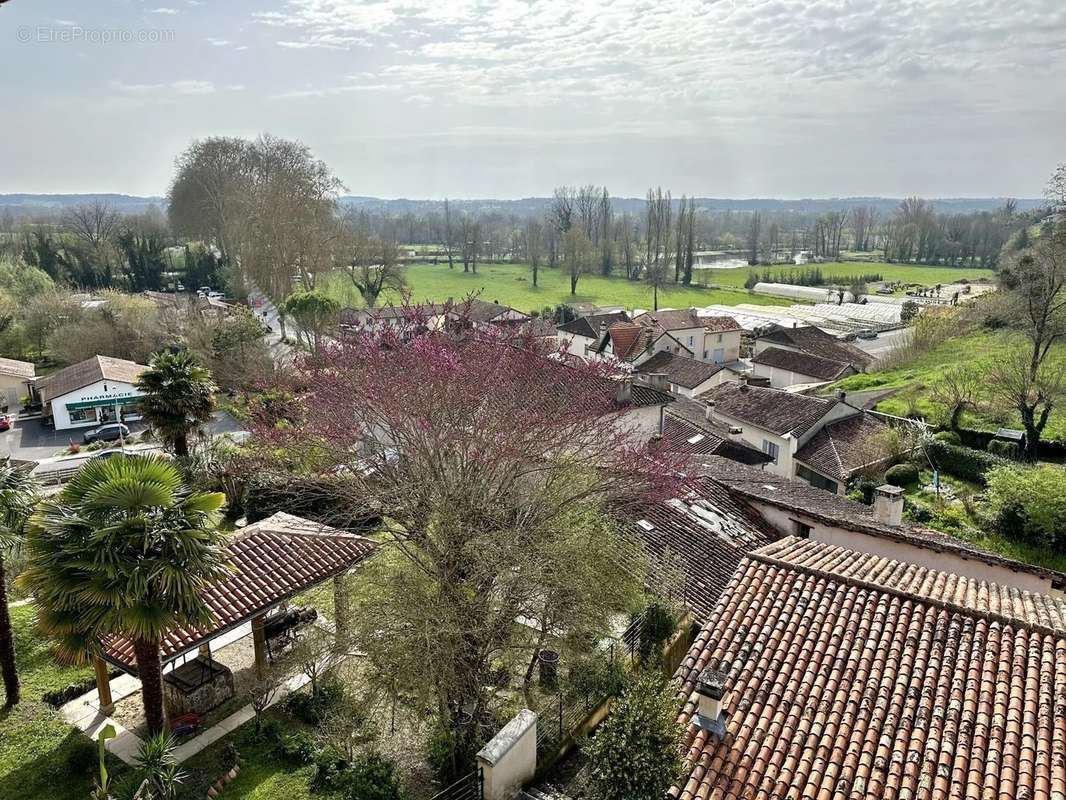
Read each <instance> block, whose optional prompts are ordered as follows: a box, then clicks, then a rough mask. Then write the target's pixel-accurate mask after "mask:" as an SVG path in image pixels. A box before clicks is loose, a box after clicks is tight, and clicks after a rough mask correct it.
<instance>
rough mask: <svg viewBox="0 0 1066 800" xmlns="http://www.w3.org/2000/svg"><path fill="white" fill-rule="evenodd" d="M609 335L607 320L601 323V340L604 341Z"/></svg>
mask: <svg viewBox="0 0 1066 800" xmlns="http://www.w3.org/2000/svg"><path fill="white" fill-rule="evenodd" d="M606 335H607V320H601V321H600V338H601V339H602V338H603V337H604V336H606Z"/></svg>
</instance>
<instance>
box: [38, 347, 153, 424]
mask: <svg viewBox="0 0 1066 800" xmlns="http://www.w3.org/2000/svg"><path fill="white" fill-rule="evenodd" d="M146 369H148V367H146V366H144V365H143V364H137V363H135V362H133V361H125V360H123V359H121V358H111V357H109V356H93V357H92V358H89V359H86V360H85V361H82V362H81V363H78V364H73V365H71V366H69V367H66V368H65V369H61V370H60V371H59V372H56V373H54V374H52V375H49V376H47V377H45V378H41V379H40V380H39V381H38V382H37V389H38V391H39V392H40V394H41V402H42V404H43V405H44V410H43V414H44V417H45V418H46V419H51V420H52V421H53V423H54V425H55V428H56V430H68V429H71V428H91V427H95V426H97V425H101V424H103V423H105V422H128V421H132V420H138V419H140V410H139V409H138V407H137V398H138V397H140V395H141V393H140V391H139V390H138V389H137V388H136V386H134V384H135V383H136V382H137V378H138V377H139V376H140V374H141V373H142V372H144V371H145V370H146Z"/></svg>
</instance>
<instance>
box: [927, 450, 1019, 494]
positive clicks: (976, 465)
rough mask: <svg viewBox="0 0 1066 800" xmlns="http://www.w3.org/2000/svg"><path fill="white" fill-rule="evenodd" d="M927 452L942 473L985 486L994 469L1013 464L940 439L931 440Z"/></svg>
mask: <svg viewBox="0 0 1066 800" xmlns="http://www.w3.org/2000/svg"><path fill="white" fill-rule="evenodd" d="M926 452H927V453H928V454H929V458H930V459H931V460H932V462H933V464H935V465H936V468H937V469H939V470H940V471H941V472H946V473H947V474H949V475H954V476H955V477H956V478H961V479H962V480H964V481H974V482H975V483H981V484H983V483H984V482H985V475H986V474H987V473H988V471H989V470H990V469H992V468H993V467H1002V466H1006V465H1009V464H1012V463H1014V462H1012V461H1011V460H1009V459H1006V458H1000V457H999V456H995V455H992V454H991V453H989V452H986V451H984V450H973V449H971V448H969V447H960V446H958V445H954V444H948V443H947V442H944V441H941V440H940V439H931V440H930V441H929V444H928V445H927V448H926Z"/></svg>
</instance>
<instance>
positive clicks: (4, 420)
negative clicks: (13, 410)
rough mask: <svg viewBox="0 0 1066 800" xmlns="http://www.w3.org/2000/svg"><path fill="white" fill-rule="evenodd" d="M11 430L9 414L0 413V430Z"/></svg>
mask: <svg viewBox="0 0 1066 800" xmlns="http://www.w3.org/2000/svg"><path fill="white" fill-rule="evenodd" d="M9 430H11V415H10V414H0V431H9Z"/></svg>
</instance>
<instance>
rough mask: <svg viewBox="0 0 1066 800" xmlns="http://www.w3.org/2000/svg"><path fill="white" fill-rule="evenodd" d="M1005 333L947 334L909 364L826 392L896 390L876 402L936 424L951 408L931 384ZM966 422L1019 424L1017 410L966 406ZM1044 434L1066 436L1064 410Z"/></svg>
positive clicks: (997, 345)
mask: <svg viewBox="0 0 1066 800" xmlns="http://www.w3.org/2000/svg"><path fill="white" fill-rule="evenodd" d="M1005 346H1006V345H1005V343H1004V341H1003V335H1002V334H999V333H990V332H987V331H976V332H972V333H967V334H965V335H962V336H955V337H952V338H950V339H945V340H944V341H943V342H941V343H940V344H939V345H937V346H936V347H934V348H932V349H931V350H929V351H927V352H925V353H922V354H921V355H919V356H917V357H916V358H914V359H912V360H911V361H909V362H907V363H906V364H904V365H902V366H899V367H893V368H891V369H884V370H879V371H876V372H868V373H862V374H859V375H852V376H851V377H850V378H845V379H844V380H842V381H838V382H837V383H835V384H833V386H831V387H829V388H828V389H827V390H826V392H827V393H828V392H829V391H832V390H836V389H843V390H845V391H848V392H870V391H879V390H885V389H891V390H894V392H893V394H892V395H890V396H889V397H886V398H885V399H883V400H881V401H880V402H878V403H877V406H876V409H877V410H878V411H883V412H884V413H886V414H895V415H897V416H901V417H906V416H916V415H919V416H922V417H923V418H925V419H926V420H927V421H928V422H930V423H931V424H934V425H945V424H946V422H947V417H948V412H947V410H946V409H945V408H943V407H942V406H939V405H938V404H937V403H935V402H934V401H933V400H932V399H931V397H930V389H931V387H932V385H933V384H935V383H936V382H937V380H938V379H939V378H940V377H941V376H942V375H943V374H944V372H945V371H946V370H947V369H949V368H951V367H953V366H955V365H957V364H964V363H973V362H975V361H981V360H985V359H988V358H993V357H995V356H996V354H997V353H1001V352H1002V351H1003V348H1004V347H1005ZM962 425H963V426H964V427H970V428H977V429H981V430H995V429H996V428H999V427H1009V428H1020V427H1021V419H1020V417H1019V415H1018V413H1017V412H1016V411H1011V410H1006V409H1004V410H1001V411H998V412H997V411H996V410H994V409H986V410H984V411H983V412H982V413H980V414H977V413H974V412H972V411H966V412H964V413H963V415H962ZM1044 438H1045V439H1063V438H1066V412H1064V411H1062V410H1057V411H1056V412H1054V413H1052V415H1051V417H1050V419H1049V420H1048V424H1047V427H1046V428H1045V429H1044Z"/></svg>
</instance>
